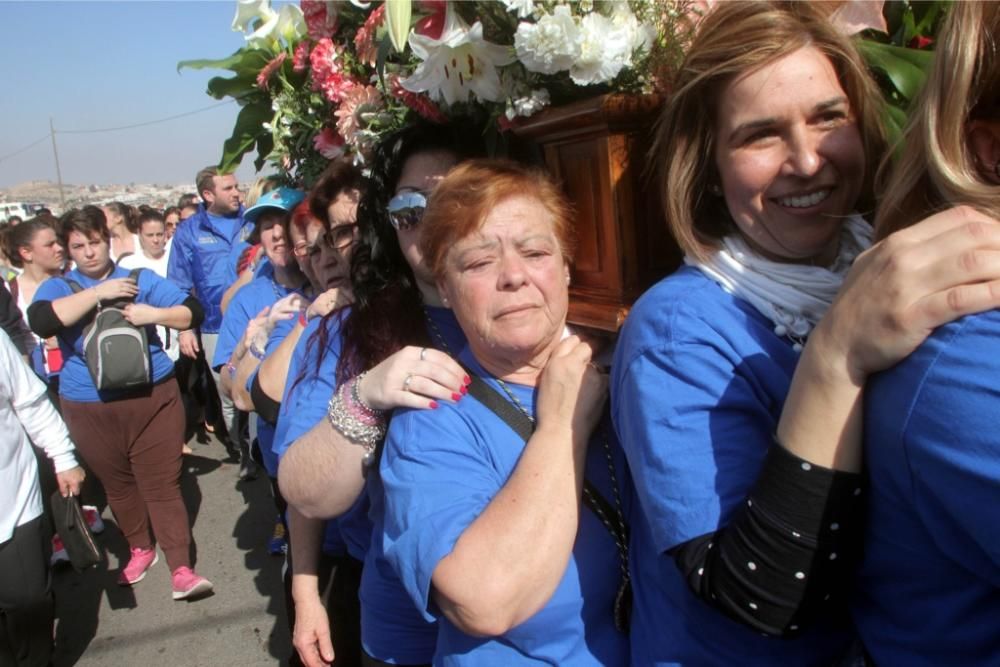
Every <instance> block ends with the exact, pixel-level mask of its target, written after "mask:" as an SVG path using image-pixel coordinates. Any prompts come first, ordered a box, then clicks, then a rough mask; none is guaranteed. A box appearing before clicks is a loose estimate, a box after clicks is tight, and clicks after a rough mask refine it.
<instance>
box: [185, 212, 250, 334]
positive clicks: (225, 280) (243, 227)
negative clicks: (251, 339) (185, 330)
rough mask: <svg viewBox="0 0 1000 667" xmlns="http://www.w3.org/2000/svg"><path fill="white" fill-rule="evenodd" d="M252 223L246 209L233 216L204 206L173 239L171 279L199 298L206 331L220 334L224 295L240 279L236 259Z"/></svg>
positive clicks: (203, 330) (244, 243) (245, 241)
mask: <svg viewBox="0 0 1000 667" xmlns="http://www.w3.org/2000/svg"><path fill="white" fill-rule="evenodd" d="M253 228H254V225H253V223H251V222H244V221H243V208H242V207H240V210H239V213H238V214H237V215H236V216H234V217H232V218H223V217H219V216H215V215H211V214H209V213H208V211H206V210H205V207H204V206H202V205H199V206H198V212H197V213H195V214H194V215H192V216H191V217H190V218H188V219H187V220H184V221H182V222H181V224H179V225H177V231H176V233H175V234H174V236H173V238H172V239H171V249H170V261H169V262H168V264H167V278H168V279H170V280H171V281H172V282H173V283H174V284H176V285H177V286H178V287H179V288H180V289H181V291H183V292H185V293H188V292H190V293H192V294H194V295H195V296H197V297H198V301H199V302H200V303H201V306H202V308H203V309H204V310H205V321H204V322H202V325H201V330H202V332H204V333H217V332H218V331H219V326H220V325H221V324H222V309H221V308H220V304H221V303H222V295H223V294H224V293H225V291H226V290H227V289H228V288H229V286H230V285H232V284H233V283H234V282H236V260H237V259H238V258H239V255H240V253H241V252H242V251H243V249H245V248H246V247H247V246H248V245H249V243H248V242H247V238H248V237H249V236H250V233H251V232H252V231H253Z"/></svg>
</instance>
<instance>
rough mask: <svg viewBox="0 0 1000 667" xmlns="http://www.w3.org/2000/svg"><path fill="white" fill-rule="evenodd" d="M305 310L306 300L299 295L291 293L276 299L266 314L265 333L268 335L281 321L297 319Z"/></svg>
mask: <svg viewBox="0 0 1000 667" xmlns="http://www.w3.org/2000/svg"><path fill="white" fill-rule="evenodd" d="M305 308H306V300H305V299H303V298H302V295H301V294H298V293H296V292H292V293H291V294H288V295H285V296H283V297H282V298H280V299H278V301H277V302H275V304H274V305H273V306H271V310H270V311H268V313H267V324H266V326H265V329H266V331H267V332H268V334H270V333H271V332H272V331H274V329H275V327H277V326H278V323H279V322H281V321H282V320H290V319H292V318H293V317H297V316H298V314H299V313H301V312H302V311H303V310H305Z"/></svg>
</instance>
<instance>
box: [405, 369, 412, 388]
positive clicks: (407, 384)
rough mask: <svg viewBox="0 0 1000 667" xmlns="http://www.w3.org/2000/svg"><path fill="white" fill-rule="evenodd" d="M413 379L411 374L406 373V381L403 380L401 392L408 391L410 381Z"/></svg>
mask: <svg viewBox="0 0 1000 667" xmlns="http://www.w3.org/2000/svg"><path fill="white" fill-rule="evenodd" d="M412 379H413V373H407V374H406V379H405V380H403V391H410V380H412Z"/></svg>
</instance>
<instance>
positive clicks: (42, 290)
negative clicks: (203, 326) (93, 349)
mask: <svg viewBox="0 0 1000 667" xmlns="http://www.w3.org/2000/svg"><path fill="white" fill-rule="evenodd" d="M129 273H130V272H129V271H128V269H123V268H121V267H117V266H116V267H115V268H114V270H113V271H112V272H111V273H110V274H109V275H108V277H107V278H105V279H103V280H94V279H93V278H88V277H87V276H85V275H83V274H82V273H80V272H79V271H77V270H75V269H74V270H73V271H69V272H68V273H66V275H65V276H63V277H54V278H49V279H48V280H46V281H45V282H43V283H42V284H41V285H39V286H38V290H37V291H36V292H35V298H34V300H33V301H32V303H35V302H38V301H55V300H56V299H61V298H63V297H65V296H70V295H72V294H73V289H72V288H71V287H70V286H69V283H67V282H66V280H64V278H69V279H71V280H75V281H76V282H77V283H79V284H80V287H82V288H84V289H89V288H91V287H94V286H95V285H97V284H99V283H101V282H104V280H111V279H114V278H128V276H129ZM138 285H139V293H138V294H137V295H136V297H135V302H136V303H144V304H147V305H149V306H155V307H157V308H169V307H171V306H177V305H180V304H182V303H184V300H185V299H186V298H187V295H186V294H184V293H183V292H181V291H180V290H179V289H177V286H176V285H174V284H173V283H171V282H170V281H168V280H164V279H163V278H161V277H159V276H158V275H156V274H155V273H154V272H153V271H148V270H143V271H140V272H139V278H138ZM87 320H88V318H84V319H82V320H80V321H79V322H77V323H76V324H74V325H73V326H70V327H64V328H63V329H61V330H60V331H59V333H58V334H56V338H57V339H58V340H59V348H60V349H61V350H62V355H63V368H62V371H61V372H60V379H59V395H60V396H63V397H65V398H67V399H69V400H71V401H78V402H81V403H96V402H97V401H108V400H114V399H115V398H116V397H117V396H121V392H111V391H102V392H98V391H97V387H95V386H94V381H93V379H92V378H91V377H90V370H89V369H88V368H87V359H86V357H85V356H84V351H83V329H84V324H86V323H87ZM146 337H147V339H148V340H149V352H150V369H151V370H152V378H153V382H154V383H155V382H159V381H160V380H162V379H163V378H165V377H167V376H169V375H170V374H171V373H173V371H174V362H173V361H171V360H170V357H168V356H167V354H166V353H165V352H164V351H163V345H162V343H161V342H160V339H159V338H158V337H157V335H156V325H154V324H150V325H147V326H146Z"/></svg>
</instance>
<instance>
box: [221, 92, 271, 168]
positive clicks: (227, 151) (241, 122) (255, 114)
mask: <svg viewBox="0 0 1000 667" xmlns="http://www.w3.org/2000/svg"><path fill="white" fill-rule="evenodd" d="M273 117H274V113H273V112H272V111H271V105H270V104H269V103H268V102H267V100H260V101H258V102H254V103H253V104H248V105H247V106H245V107H243V108H242V109H241V110H240V113H239V115H238V116H237V117H236V125H235V126H234V127H233V134H232V136H231V137H229V138H228V139H226V143H225V144H223V146H222V162H221V163H220V165H219V167H220V169H221V170H222V171H223V172H229V171H232V170H233V169H235V168H236V167H237V166H239V164H240V162H242V161H243V156H244V155H246V154H247V153H248V152H250V150H251V149H253V147H254V144H256V143H257V142H258V141H259V140H260V139H261V138H262V137H264V136H268V137H270V132H268V131H267V130H265V129H264V127H263V125H264V123H266V122H268V121H269V120H271V119H272V118H273Z"/></svg>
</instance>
